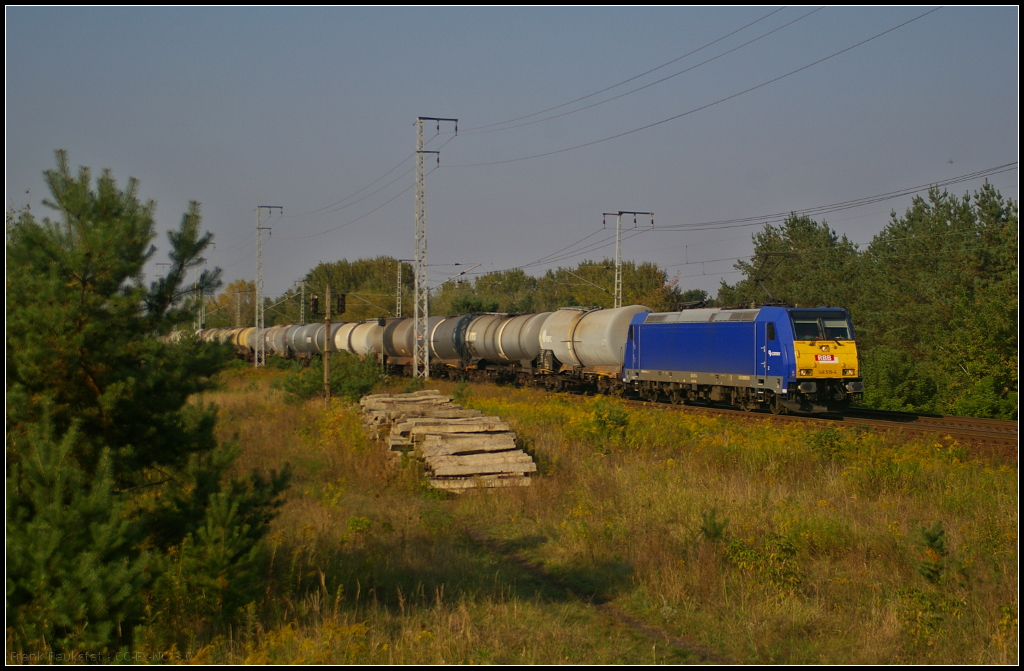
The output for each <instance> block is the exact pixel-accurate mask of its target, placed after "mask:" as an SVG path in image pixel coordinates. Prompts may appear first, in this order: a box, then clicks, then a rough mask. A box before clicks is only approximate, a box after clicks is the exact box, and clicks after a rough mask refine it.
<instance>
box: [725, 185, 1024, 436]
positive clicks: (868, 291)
mask: <svg viewBox="0 0 1024 671" xmlns="http://www.w3.org/2000/svg"><path fill="white" fill-rule="evenodd" d="M1017 222H1018V209H1017V203H1016V202H1013V201H1012V200H1007V199H1004V198H1003V197H1002V196H1001V195H1000V194H999V192H998V191H997V190H996V189H995V188H994V187H992V186H991V185H989V184H986V185H985V186H983V187H982V188H981V189H979V190H978V191H977V192H975V193H974V194H973V196H972V195H965V196H963V197H956V196H951V195H950V194H948V193H947V192H945V191H942V192H940V191H936V190H933V191H931V192H929V194H928V197H927V198H915V199H914V202H913V204H912V205H911V206H910V208H909V209H908V210H907V211H906V212H905V213H903V214H902V215H897V214H896V213H893V215H892V220H891V221H890V222H889V224H888V225H887V226H886V227H885V228H884V229H883V230H882V231H881V232H880V233H879V234H878V235H876V236H875V237H874V239H872V240H871V242H870V244H868V246H867V247H866V248H865V249H859V248H858V247H857V246H856V245H854V244H853V243H851V242H850V241H849V240H848V239H847V238H846V237H845V236H843V237H839V236H837V235H836V233H835V231H833V230H832V229H831V228H830V227H829V226H828V224H827V223H825V222H824V221H823V222H820V223H819V222H816V221H814V220H812V219H810V218H808V217H797V216H792V217H790V218H789V219H787V220H786V221H785V222H784V223H783V224H782V225H781V226H778V227H774V226H766V227H765V229H764V230H763V231H761V232H759V233H757V234H755V235H754V247H755V256H754V261H752V262H751V263H746V262H742V263H739V264H737V269H739V270H742V271H744V273H745V274H746V278H745V279H743V280H742V281H740V282H738V283H737V284H735V285H732V286H730V285H728V284H725V283H723V284H722V286H721V288H720V290H719V292H718V302H719V303H720V304H723V305H735V304H745V303H751V302H763V301H765V300H766V299H767V298H768V296H767V294H766V292H765V290H764V288H762V287H761V286H760V285H759V284H758V283H757V282H756V281H755V279H756V278H758V277H765V276H766V275H767V278H766V279H765V280H764V286H766V287H767V289H768V291H770V292H771V294H772V295H773V296H774V297H775V298H777V299H780V300H783V301H785V302H787V303H790V304H793V305H806V306H815V305H841V306H844V307H846V308H848V309H849V310H850V315H851V317H852V320H853V325H854V329H855V331H856V336H857V340H858V345H859V348H860V353H861V364H862V371H863V375H864V386H865V403H866V405H868V406H870V407H875V408H881V409H886V410H911V411H918V412H936V413H943V414H954V415H970V416H979V417H1001V418H1012V419H1016V417H1017V384H1018V380H1017V361H1018V360H1017V286H1018V278H1017V262H1018V258H1017V250H1018V233H1017Z"/></svg>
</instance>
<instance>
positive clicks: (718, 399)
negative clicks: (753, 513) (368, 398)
mask: <svg viewBox="0 0 1024 671" xmlns="http://www.w3.org/2000/svg"><path fill="white" fill-rule="evenodd" d="M427 334H428V338H429V344H430V366H431V374H432V375H436V376H458V377H466V378H469V379H477V380H483V379H493V380H496V381H504V382H516V383H518V384H524V385H537V386H542V387H546V388H548V389H554V390H576V391H589V392H598V393H619V392H621V393H626V394H628V395H635V396H639V397H641V398H645V399H649V400H666V401H670V402H674V403H686V402H701V403H722V404H728V405H736V406H739V407H741V408H744V409H746V410H755V409H759V408H768V409H771V410H772V411H773V412H777V413H778V412H787V411H796V412H810V413H822V412H832V411H836V410H841V409H843V408H845V407H846V406H848V405H849V404H850V402H851V401H853V400H858V399H859V397H860V396H861V394H862V392H863V390H864V386H863V383H862V381H861V378H860V367H859V363H858V360H857V345H856V341H855V340H854V335H853V328H852V326H851V325H850V319H849V315H848V314H847V312H846V310H844V309H842V308H787V307H775V306H766V307H761V308H751V309H739V308H701V309H690V310H683V311H680V312H652V311H651V310H650V309H648V308H646V307H644V306H642V305H632V306H628V307H622V308H615V309H597V308H562V309H560V310H556V311H555V312H544V313H540V314H524V315H509V314H473V315H455V316H450V317H430V318H429V319H428V321H427ZM199 336H200V338H202V339H204V340H218V341H220V342H230V343H232V344H233V345H235V347H236V348H237V349H238V351H239V354H240V355H242V356H245V357H249V358H251V357H252V355H253V352H254V350H255V349H256V345H257V344H258V343H257V342H255V330H254V329H252V328H251V327H250V328H245V329H206V330H204V331H201V332H200V334H199ZM263 338H264V340H265V347H266V351H267V353H268V354H272V355H276V356H282V357H288V358H299V359H309V358H311V357H312V356H314V355H319V354H323V352H324V350H325V348H326V344H327V342H328V341H330V343H331V350H332V351H340V352H349V353H351V354H355V355H357V356H374V357H376V358H377V360H378V361H380V362H381V364H382V365H384V366H386V367H387V368H388V369H389V370H391V371H392V372H396V373H404V374H411V373H412V368H413V349H414V344H415V340H414V339H415V325H414V320H413V319H411V318H404V319H385V318H381V319H376V320H370V321H365V322H355V323H344V322H333V323H332V324H331V332H330V334H328V333H327V329H326V327H325V326H324V324H315V323H314V324H283V325H279V326H273V327H269V328H267V329H266V330H265V331H264V332H263Z"/></svg>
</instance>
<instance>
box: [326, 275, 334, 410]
mask: <svg viewBox="0 0 1024 671" xmlns="http://www.w3.org/2000/svg"><path fill="white" fill-rule="evenodd" d="M324 314H325V315H326V317H325V318H324V326H326V328H325V329H324V405H326V406H330V405H331V341H332V340H334V339H333V338H332V337H331V285H330V284H328V285H327V310H326V311H325V313H324Z"/></svg>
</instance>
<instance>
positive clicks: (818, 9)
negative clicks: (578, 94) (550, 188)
mask: <svg viewBox="0 0 1024 671" xmlns="http://www.w3.org/2000/svg"><path fill="white" fill-rule="evenodd" d="M822 9H824V7H818V8H817V9H812V10H811V11H810V12H808V13H806V14H804V15H803V16H801V17H798V18H796V19H793V20H792V21H790V22H789V23H785V24H783V25H781V26H779V27H778V28H775V29H774V30H770V31H768V32H767V33H764V34H763V35H760V36H758V37H755V38H754V39H752V40H749V41H747V42H744V43H743V44H741V45H739V46H737V47H733V48H732V49H729V50H728V51H724V52H722V53H720V54H718V55H717V56H713V57H711V58H709V59H707V60H705V61H701V62H700V63H697V64H696V65H693V66H690V67H688V68H686V69H685V70H680V71H679V72H676V73H675V74H671V75H668V76H667V77H662V78H661V79H658V80H656V81H653V82H651V83H650V84H644V85H643V86H639V87H637V88H635V89H633V90H631V91H626V92H625V93H620V94H619V95H617V96H612V97H611V98H606V99H605V100H601V101H598V102H596V103H591V104H590V105H586V106H585V107H580V108H578V109H574V110H569V111H567V112H561V113H559V114H553V115H551V116H548V117H544V118H543V119H535V120H533V121H527V122H525V123H521V124H516V125H514V126H506V127H504V128H494V129H491V130H478V131H466V134H480V133H495V132H498V131H502V130H511V129H513V128H522V127H523V126H530V125H533V124H535V123H541V122H543V121H550V120H552V119H558V118H559V117H563V116H568V115H570V114H576V113H577V112H583V111H584V110H588V109H591V108H593V107H597V106H598V105H603V104H605V103H609V102H612V101H613V100H618V99H619V98H624V97H626V96H628V95H632V94H634V93H637V92H639V91H643V90H644V89H648V88H650V87H652V86H656V85H658V84H661V83H662V82H666V81H668V80H669V79H673V78H675V77H678V76H679V75H683V74H686V73H687V72H690V71H691V70H696V69H697V68H699V67H701V66H704V65H707V64H708V63H711V62H712V61H716V60H718V59H719V58H722V57H723V56H728V55H729V54H731V53H733V52H734V51H739V50H740V49H742V48H744V47H746V46H749V45H751V44H753V43H754V42H757V41H759V40H762V39H764V38H765V37H768V36H769V35H771V34H773V33H777V32H779V31H780V30H782V29H783V28H787V27H789V26H791V25H793V24H794V23H796V22H797V21H802V20H804V19H806V18H807V17H808V16H810V15H811V14H814V13H815V12H819V11H821V10H822ZM691 53H692V52H691ZM680 58H681V57H680ZM677 60H678V59H677Z"/></svg>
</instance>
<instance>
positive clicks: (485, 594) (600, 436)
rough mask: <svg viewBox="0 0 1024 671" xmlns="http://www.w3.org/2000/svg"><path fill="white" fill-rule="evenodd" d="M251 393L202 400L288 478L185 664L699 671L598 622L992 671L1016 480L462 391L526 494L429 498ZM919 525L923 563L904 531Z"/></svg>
mask: <svg viewBox="0 0 1024 671" xmlns="http://www.w3.org/2000/svg"><path fill="white" fill-rule="evenodd" d="M272 374H273V373H272V372H270V371H267V374H266V375H263V376H258V377H254V376H252V374H251V373H244V374H242V373H235V374H233V376H231V377H229V378H228V379H227V381H226V384H225V388H224V389H223V390H222V391H219V392H216V393H212V394H209V395H208V399H209V400H212V401H214V402H216V403H217V404H218V405H219V407H220V409H221V428H220V430H221V432H222V437H223V438H225V439H232V438H233V439H235V440H237V441H238V443H239V445H240V449H241V458H240V460H239V464H238V468H239V470H241V471H245V470H248V469H251V468H259V469H269V468H280V467H281V465H282V464H283V463H284V462H290V463H291V464H292V465H293V467H295V469H296V477H295V481H294V484H293V487H292V490H291V492H290V495H289V500H288V503H287V504H286V506H285V507H284V509H283V510H282V513H281V515H280V516H279V517H278V519H277V520H275V522H274V525H273V532H272V534H271V537H270V539H269V542H268V547H267V552H266V562H265V571H266V582H265V584H266V589H265V593H264V597H263V598H262V599H261V600H260V601H259V602H254V603H253V604H251V605H250V607H249V609H248V610H247V611H246V612H245V613H241V614H240V615H239V622H240V623H241V624H240V625H239V628H238V629H237V630H232V631H231V632H229V633H228V635H227V636H220V637H218V638H216V639H214V640H206V641H203V640H197V642H196V643H195V644H194V645H193V646H191V647H190V650H189V653H190V654H198V657H197V659H200V660H204V661H212V662H242V661H250V662H321V663H337V662H350V663H448V662H467V663H468V662H495V663H551V662H566V663H606V662H617V663H623V662H633V663H651V662H669V663H679V662H688V661H697V660H698V656H697V655H695V654H692V652H690V651H687V650H685V649H679V648H678V647H671V646H666V644H665V643H664V641H662V640H658V639H657V638H651V637H650V636H645V635H644V634H643V633H642V632H638V631H637V630H636V629H635V628H630V627H628V626H626V625H624V624H623V623H622V622H621V621H619V620H616V619H615V618H614V617H610V616H609V615H608V611H606V610H603V609H601V608H598V607H597V606H596V604H599V603H603V602H608V603H611V604H615V606H616V607H617V608H619V609H621V610H622V611H624V612H626V613H629V614H630V615H631V616H632V617H635V618H637V619H638V620H640V621H642V622H644V623H646V624H647V625H649V626H651V627H654V628H656V629H660V630H661V631H663V632H664V633H666V634H667V635H669V636H672V637H678V638H686V639H687V640H690V641H693V642H695V646H694V648H695V649H704V650H710V651H714V652H715V655H716V656H717V657H718V658H719V659H724V660H730V661H736V662H744V663H755V662H767V663H772V662H777V663H814V662H821V663H850V664H853V663H869V664H870V663H874V664H879V663H930V662H938V661H941V662H943V663H1016V661H1017V652H1016V650H1017V612H1018V611H1017V572H1016V566H1017V551H1016V548H1017V489H1016V478H1017V473H1016V465H1015V464H995V463H984V462H978V461H971V460H969V459H967V458H966V456H965V453H964V452H963V451H962V450H959V449H957V447H956V446H955V445H954V446H949V445H943V444H939V443H935V442H927V441H918V442H908V443H900V442H898V441H896V440H894V439H891V438H883V437H879V436H875V435H873V434H868V433H864V434H861V433H856V432H850V431H825V432H822V431H818V432H815V431H811V430H808V429H806V428H804V427H802V426H791V427H786V428H780V427H778V426H774V425H770V424H768V423H754V424H739V423H735V422H732V421H729V420H726V419H719V418H713V417H705V416H698V415H696V414H693V413H674V412H666V411H661V410H657V409H647V410H633V409H625V408H623V407H621V406H620V405H618V404H617V403H616V402H615V401H614V400H610V399H596V400H593V399H591V400H587V399H580V398H575V397H570V398H566V397H562V396H557V395H549V394H542V393H540V392H534V391H529V390H514V389H508V388H499V387H493V386H482V385H481V386H477V385H473V386H472V387H471V391H472V395H471V398H470V401H469V403H470V405H471V406H473V407H476V408H479V409H481V410H483V411H485V412H487V413H494V414H498V415H501V416H502V417H504V418H505V419H507V420H509V421H511V422H512V423H513V425H514V427H515V429H516V431H517V432H518V434H519V436H520V439H521V442H522V443H523V444H524V445H525V446H526V448H527V449H528V450H529V451H530V452H531V453H532V454H534V455H535V458H536V460H537V462H538V464H539V469H540V470H539V473H538V475H537V477H536V478H535V479H534V482H533V486H531V487H528V488H522V489H512V490H481V491H472V492H469V493H467V494H464V495H462V496H454V495H449V494H442V493H438V492H434V491H431V490H429V489H427V488H426V487H425V486H424V485H423V484H422V480H421V478H420V477H419V473H418V472H417V468H416V465H415V464H402V463H396V462H393V461H392V460H391V459H390V458H389V457H388V456H387V455H386V454H385V453H384V452H383V450H382V449H381V448H380V447H379V446H378V445H376V444H373V443H371V442H369V441H367V440H366V439H365V438H364V437H363V435H362V434H361V432H360V428H359V422H358V417H357V416H356V414H355V412H354V410H352V409H351V408H349V407H346V406H344V405H343V404H341V403H335V404H334V405H332V406H331V408H330V409H329V410H325V408H324V406H323V404H322V402H309V403H308V404H306V405H302V406H294V405H288V404H286V403H285V402H284V400H283V399H282V398H281V396H280V395H279V393H278V392H275V391H272V390H270V389H269V380H268V377H267V376H268V375H272ZM431 386H437V387H439V388H442V389H443V390H444V391H450V390H451V389H452V385H451V384H448V383H437V384H433V385H431ZM726 520H727V522H726ZM936 521H941V522H942V525H943V527H942V528H943V529H944V530H945V537H944V541H945V550H946V551H947V554H946V555H945V556H942V555H941V553H939V552H938V551H937V550H936V548H935V547H929V546H928V545H927V544H926V543H925V541H924V540H923V536H922V534H921V531H920V529H921V528H922V527H923V526H927V527H931V526H932V525H933V524H934V523H935V522H936ZM467 529H473V530H476V531H477V532H480V533H482V534H485V535H486V536H488V537H490V538H493V539H497V540H498V541H500V542H501V543H503V546H502V547H504V548H505V550H504V551H501V552H497V551H495V550H494V548H493V547H491V546H488V545H486V544H482V543H480V542H477V541H476V540H474V536H473V535H471V534H468V533H466V530H467ZM513 551H514V552H513ZM513 554H514V556H513ZM524 562H526V563H524ZM928 562H931V563H932V564H931V565H933V566H935V567H937V568H936V570H937V571H938V577H937V578H936V577H935V574H934V573H933V574H932V576H933V578H934V579H933V580H929V579H926V577H925V575H924V572H922V570H919V569H921V567H922V566H925V565H926V564H927V563H928Z"/></svg>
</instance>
